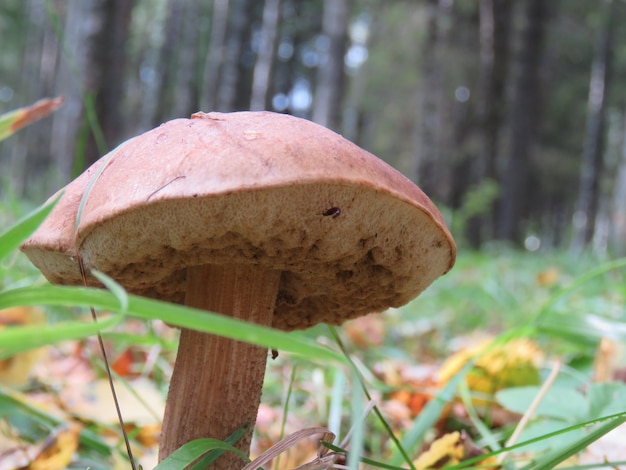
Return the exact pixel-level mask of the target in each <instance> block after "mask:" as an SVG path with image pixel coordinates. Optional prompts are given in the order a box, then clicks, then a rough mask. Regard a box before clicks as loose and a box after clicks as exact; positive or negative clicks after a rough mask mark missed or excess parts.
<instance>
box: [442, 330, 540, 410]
mask: <svg viewBox="0 0 626 470" xmlns="http://www.w3.org/2000/svg"><path fill="white" fill-rule="evenodd" d="M542 358H543V354H542V352H541V350H540V349H539V347H538V346H537V344H536V343H535V342H533V341H531V340H529V339H526V338H517V339H512V340H510V341H507V342H504V343H494V342H493V341H491V340H488V341H484V342H481V343H479V344H478V345H476V346H474V347H470V348H466V349H462V350H461V351H459V352H457V353H456V354H454V355H452V356H451V357H450V358H448V359H447V360H446V361H445V362H444V364H443V365H442V367H441V369H440V371H439V381H440V383H441V384H445V383H447V382H448V381H449V380H450V379H451V378H452V377H453V376H454V375H455V374H456V373H458V372H459V371H460V370H461V369H462V368H463V366H464V365H465V364H467V363H468V362H469V361H470V360H472V359H475V361H476V362H475V364H474V367H473V368H472V369H471V370H470V372H469V373H468V374H467V385H468V387H469V389H470V390H472V391H473V392H478V393H479V394H482V395H485V396H491V395H493V394H494V393H495V392H497V391H498V390H502V389H504V388H510V387H518V386H524V385H536V384H538V383H539V380H540V377H539V369H538V366H539V363H540V362H541V360H542ZM475 403H476V404H485V403H486V402H485V400H476V401H475Z"/></svg>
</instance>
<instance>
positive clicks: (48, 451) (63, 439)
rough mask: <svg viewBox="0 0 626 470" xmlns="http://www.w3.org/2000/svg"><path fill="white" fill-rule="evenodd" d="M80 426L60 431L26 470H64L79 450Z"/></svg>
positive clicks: (44, 446) (72, 426) (50, 439)
mask: <svg viewBox="0 0 626 470" xmlns="http://www.w3.org/2000/svg"><path fill="white" fill-rule="evenodd" d="M79 436H80V425H78V424H72V425H70V427H68V428H63V429H60V430H59V431H58V432H57V433H56V434H55V435H53V436H51V437H50V438H49V439H48V440H47V441H46V442H45V443H44V445H43V447H42V448H41V450H40V451H39V453H38V454H37V456H36V457H35V458H34V459H33V460H32V461H31V462H30V464H28V465H27V466H26V467H24V470H63V469H64V468H66V467H67V466H68V465H69V463H70V462H71V461H72V457H73V456H74V453H75V452H76V449H78V439H79Z"/></svg>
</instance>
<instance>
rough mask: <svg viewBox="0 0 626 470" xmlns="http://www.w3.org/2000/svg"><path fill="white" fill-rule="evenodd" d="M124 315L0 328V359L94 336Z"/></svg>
mask: <svg viewBox="0 0 626 470" xmlns="http://www.w3.org/2000/svg"><path fill="white" fill-rule="evenodd" d="M123 318H124V316H123V315H120V314H117V315H111V316H109V317H106V318H104V319H101V320H100V321H99V322H98V323H91V322H90V323H81V322H65V323H58V324H56V325H29V326H16V327H10V328H4V329H2V330H0V359H5V358H7V357H9V356H13V355H15V354H17V353H20V352H23V351H27V350H29V349H33V348H38V347H41V346H46V345H51V344H56V343H60V342H61V341H67V340H77V339H83V338H87V337H89V336H93V335H95V334H96V333H98V331H101V330H106V329H109V328H112V327H114V326H115V325H117V324H119V323H120V322H121V321H122V320H123Z"/></svg>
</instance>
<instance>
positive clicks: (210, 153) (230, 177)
mask: <svg viewBox="0 0 626 470" xmlns="http://www.w3.org/2000/svg"><path fill="white" fill-rule="evenodd" d="M86 191H88V194H87V196H86V197H84V193H85V192H86ZM81 199H84V207H83V209H82V212H81V217H80V220H79V225H78V231H77V235H76V238H74V233H73V232H74V223H75V218H76V214H77V211H78V204H79V203H80V200H81ZM75 247H78V248H79V249H80V252H81V254H82V256H83V259H84V262H85V265H86V266H87V267H88V268H95V269H98V270H100V271H102V272H104V273H106V274H108V275H109V276H111V277H112V278H114V279H115V280H117V281H118V282H120V283H121V284H122V285H123V286H124V287H125V288H126V289H127V290H128V291H129V292H132V293H137V294H142V295H147V296H150V297H155V298H159V299H165V300H170V301H174V302H182V299H183V297H184V290H185V268H186V267H187V266H189V265H200V264H217V265H226V264H254V265H265V266H267V267H268V268H270V269H274V270H280V271H281V272H282V276H281V280H280V286H279V293H278V298H277V301H276V309H275V314H274V320H273V325H274V326H275V327H278V328H282V329H285V330H292V329H297V328H305V327H308V326H311V325H313V324H316V323H318V322H327V323H331V324H339V323H341V322H343V321H344V320H346V319H348V318H353V317H356V316H359V315H364V314H367V313H370V312H376V311H382V310H384V309H386V308H388V307H397V306H400V305H402V304H404V303H406V302H408V301H409V300H411V299H412V298H414V297H416V296H417V295H418V294H419V293H420V292H421V291H423V290H424V289H425V288H426V287H427V286H428V285H429V284H430V283H431V282H432V281H433V280H435V279H436V278H437V277H438V276H440V275H442V274H444V273H446V272H447V271H448V270H449V269H450V268H451V267H452V265H453V264H454V260H455V251H456V248H455V245H454V242H453V240H452V237H451V235H450V233H449V232H448V230H447V228H446V226H445V224H444V221H443V219H442V216H441V214H440V212H439V211H438V210H437V208H436V207H435V206H434V205H433V204H432V202H431V201H430V200H429V199H428V197H427V196H426V195H425V194H424V193H423V192H422V191H421V190H420V189H419V188H418V187H417V186H415V185H414V184H413V183H411V182H410V181H409V180H408V179H407V178H405V177H404V176H402V175H401V174H400V173H399V172H397V171H396V170H394V169H393V168H391V167H390V166H389V165H387V164H386V163H384V162H383V161H381V160H380V159H378V158H376V157H375V156H373V155H372V154H370V153H368V152H366V151H365V150H363V149H361V148H359V147H357V146H356V145H354V144H352V143H351V142H349V141H347V140H346V139H344V138H343V137H341V136H340V135H338V134H336V133H334V132H332V131H330V130H328V129H326V128H324V127H321V126H319V125H317V124H314V123H312V122H310V121H306V120H303V119H299V118H295V117H292V116H288V115H283V114H276V113H270V112H239V113H230V114H221V113H209V114H204V113H197V114H195V115H194V116H192V118H191V119H176V120H173V121H170V122H167V123H165V124H163V125H161V126H160V127H158V128H156V129H153V130H151V131H148V132H146V133H145V134H143V135H141V136H139V137H136V138H134V139H131V140H130V141H128V142H126V143H124V144H123V145H121V146H119V147H118V148H117V149H115V150H113V151H112V152H111V153H109V154H108V155H106V156H104V157H103V158H102V159H100V160H99V161H98V162H97V163H96V164H94V166H92V168H90V169H89V170H88V171H87V172H86V173H84V174H83V175H82V176H81V177H79V178H78V179H77V180H75V181H74V182H73V183H71V184H70V185H69V186H68V187H67V188H66V189H65V194H64V195H63V197H62V199H61V201H60V203H59V204H58V205H57V207H56V208H55V209H54V211H53V213H52V215H51V216H50V217H49V218H48V219H47V220H46V222H45V223H44V224H43V225H42V226H41V228H40V229H39V230H38V231H37V232H36V233H35V234H34V235H33V236H32V237H31V239H30V240H28V241H27V242H26V243H25V244H24V246H23V250H24V252H25V253H26V254H27V255H28V256H29V258H30V259H31V260H32V261H33V263H34V264H35V265H37V266H38V267H39V268H40V269H41V270H42V271H43V273H44V274H45V275H46V277H47V278H48V279H49V280H50V281H52V282H56V283H63V284H81V283H82V281H81V278H80V273H79V271H78V267H77V264H76V263H75V261H74V260H73V258H70V257H72V256H73V255H74V249H75ZM90 281H91V282H93V283H94V284H96V283H97V281H96V280H95V279H91V280H90Z"/></svg>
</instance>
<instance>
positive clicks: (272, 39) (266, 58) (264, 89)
mask: <svg viewBox="0 0 626 470" xmlns="http://www.w3.org/2000/svg"><path fill="white" fill-rule="evenodd" d="M280 4H281V0H265V6H264V7H263V24H262V26H261V37H260V40H259V45H258V51H257V58H256V63H255V65H254V74H253V77H252V98H251V99H250V109H251V110H252V111H260V110H264V109H267V107H268V106H267V105H268V98H269V93H270V91H271V90H270V78H271V75H272V65H273V63H274V59H275V56H276V43H277V40H278V24H279V20H280Z"/></svg>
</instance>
